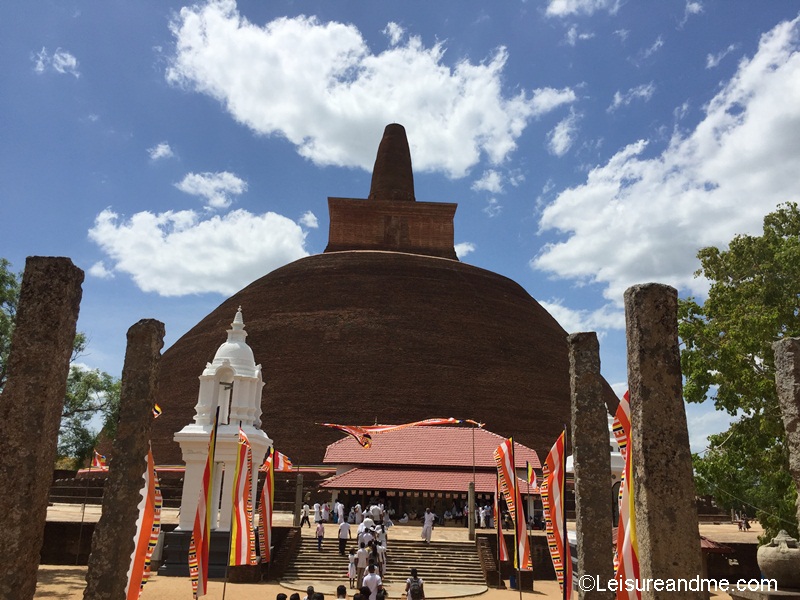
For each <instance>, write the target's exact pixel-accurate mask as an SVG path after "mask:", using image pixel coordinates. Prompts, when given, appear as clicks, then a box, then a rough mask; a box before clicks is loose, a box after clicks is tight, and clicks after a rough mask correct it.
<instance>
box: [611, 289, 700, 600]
mask: <svg viewBox="0 0 800 600" xmlns="http://www.w3.org/2000/svg"><path fill="white" fill-rule="evenodd" d="M625 327H626V332H627V339H628V386H629V389H630V396H631V429H632V438H633V441H632V446H633V448H632V450H629V452H632V459H633V493H634V502H635V506H636V535H637V537H638V541H639V572H640V578H641V579H647V578H660V579H664V580H666V579H678V578H685V579H690V578H692V577H695V576H696V575H700V574H701V573H702V572H703V561H702V558H701V553H700V533H699V529H698V525H697V508H696V506H695V502H694V498H695V490H694V480H693V475H692V455H691V452H690V450H689V432H688V429H687V427H686V411H685V409H684V406H683V387H682V384H681V366H680V353H679V350H678V293H677V291H676V290H675V289H674V288H671V287H669V286H666V285H661V284H656V283H649V284H644V285H635V286H633V287H631V288H629V289H628V290H627V291H626V292H625ZM629 448H630V446H629ZM707 597H708V594H707V592H706V593H704V592H690V591H685V592H684V591H682V592H681V598H707ZM642 598H643V599H644V600H650V599H656V598H657V599H663V600H668V599H669V600H674V598H675V593H674V592H668V591H666V590H662V591H656V590H653V589H651V590H649V591H644V592H642Z"/></svg>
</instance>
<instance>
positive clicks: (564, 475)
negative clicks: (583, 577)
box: [561, 425, 574, 600]
mask: <svg viewBox="0 0 800 600" xmlns="http://www.w3.org/2000/svg"><path fill="white" fill-rule="evenodd" d="M568 435H569V433H568V432H567V426H566V425H564V462H563V464H562V465H561V514H562V515H563V519H564V524H563V536H564V585H563V586H562V587H561V594H562V597H563V600H567V586H568V585H569V587H570V588H572V578H571V577H570V581H567V573H571V572H572V556H571V554H572V551H571V549H570V547H569V537H567V493H566V492H567V438H568ZM573 466H574V465H573ZM567 561H569V566H570V568H569V569H567Z"/></svg>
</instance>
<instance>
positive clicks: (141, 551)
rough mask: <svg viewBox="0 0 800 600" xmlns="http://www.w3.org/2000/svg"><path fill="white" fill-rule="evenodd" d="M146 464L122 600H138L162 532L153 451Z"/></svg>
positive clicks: (149, 452)
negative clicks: (126, 581)
mask: <svg viewBox="0 0 800 600" xmlns="http://www.w3.org/2000/svg"><path fill="white" fill-rule="evenodd" d="M145 464H146V465H147V466H146V468H145V471H144V474H143V475H142V479H144V486H143V487H142V491H141V494H142V500H141V502H139V518H138V519H137V520H136V535H135V536H134V538H133V541H134V549H133V553H132V554H131V565H130V567H129V568H128V584H127V585H126V587H125V600H138V598H139V597H140V596H141V594H142V589H143V588H144V584H145V583H147V580H148V579H149V578H150V558H151V557H152V556H153V550H155V547H156V544H157V543H158V534H159V533H160V532H161V504H162V500H161V488H160V487H159V485H158V475H157V474H156V465H155V462H154V461H153V451H152V450H149V451H148V452H147V456H146V457H145Z"/></svg>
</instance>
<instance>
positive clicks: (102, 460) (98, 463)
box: [92, 450, 108, 470]
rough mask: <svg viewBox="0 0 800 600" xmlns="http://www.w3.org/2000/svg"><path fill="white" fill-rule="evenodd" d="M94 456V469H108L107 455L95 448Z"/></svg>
mask: <svg viewBox="0 0 800 600" xmlns="http://www.w3.org/2000/svg"><path fill="white" fill-rule="evenodd" d="M93 452H94V457H93V458H92V469H101V470H108V465H106V457H105V456H103V455H102V454H100V453H99V452H98V451H97V450H93Z"/></svg>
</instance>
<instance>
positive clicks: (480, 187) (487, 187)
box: [471, 169, 503, 194]
mask: <svg viewBox="0 0 800 600" xmlns="http://www.w3.org/2000/svg"><path fill="white" fill-rule="evenodd" d="M471 189H472V191H474V192H482V191H483V192H489V193H490V194H502V193H503V176H502V175H501V174H500V172H499V171H495V170H494V169H489V170H488V171H484V172H483V175H482V176H481V178H480V179H478V180H477V181H475V182H473V184H472V186H471Z"/></svg>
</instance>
